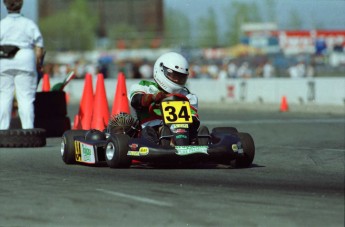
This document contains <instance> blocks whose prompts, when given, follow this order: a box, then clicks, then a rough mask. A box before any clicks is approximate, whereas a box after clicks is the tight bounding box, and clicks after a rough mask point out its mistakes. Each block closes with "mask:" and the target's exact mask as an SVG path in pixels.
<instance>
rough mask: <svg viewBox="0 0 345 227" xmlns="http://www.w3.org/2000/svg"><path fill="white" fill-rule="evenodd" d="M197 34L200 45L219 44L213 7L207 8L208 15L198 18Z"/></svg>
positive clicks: (214, 45) (211, 45)
mask: <svg viewBox="0 0 345 227" xmlns="http://www.w3.org/2000/svg"><path fill="white" fill-rule="evenodd" d="M197 35H198V36H197V40H198V44H199V46H200V47H216V46H218V45H219V43H218V26H217V18H216V14H215V12H214V9H213V8H209V9H208V15H206V16H205V17H201V18H200V19H199V23H198V34H197Z"/></svg>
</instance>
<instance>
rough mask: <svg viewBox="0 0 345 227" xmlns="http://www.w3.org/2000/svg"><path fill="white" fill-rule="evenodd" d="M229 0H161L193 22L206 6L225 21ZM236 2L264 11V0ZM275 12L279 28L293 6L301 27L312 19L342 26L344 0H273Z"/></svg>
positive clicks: (284, 25) (344, 25) (308, 26)
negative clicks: (254, 6) (248, 4)
mask: <svg viewBox="0 0 345 227" xmlns="http://www.w3.org/2000/svg"><path fill="white" fill-rule="evenodd" d="M232 2H234V1H233V0H213V1H211V0H164V5H165V7H166V8H171V9H175V10H179V11H181V12H183V13H185V14H186V15H189V18H190V19H191V20H192V21H193V22H194V21H197V20H198V18H200V17H202V16H203V15H205V14H207V11H208V8H210V7H211V8H213V9H214V10H215V12H216V14H217V16H218V24H219V25H221V26H226V25H225V14H226V9H227V8H228V7H230V5H231V3H232ZM237 2H244V3H253V2H255V3H256V4H257V5H258V6H259V7H260V8H261V9H262V11H263V12H265V10H264V7H265V5H264V4H265V3H266V1H265V0H237ZM275 3H276V14H277V15H278V25H279V27H280V29H286V28H287V26H288V22H289V18H290V16H289V14H290V13H291V11H292V10H296V11H297V12H298V14H299V15H300V17H301V18H302V19H303V22H304V23H303V24H304V26H303V28H304V29H312V28H313V24H312V19H314V20H316V22H318V23H321V24H322V25H323V26H324V28H325V29H342V30H345V0H275Z"/></svg>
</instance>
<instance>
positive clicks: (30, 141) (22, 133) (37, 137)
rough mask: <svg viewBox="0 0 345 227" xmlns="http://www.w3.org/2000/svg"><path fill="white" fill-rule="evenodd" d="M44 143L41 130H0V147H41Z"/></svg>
mask: <svg viewBox="0 0 345 227" xmlns="http://www.w3.org/2000/svg"><path fill="white" fill-rule="evenodd" d="M46 143H47V142H46V130H45V129H42V128H34V129H9V130H0V147H43V146H45V145H46Z"/></svg>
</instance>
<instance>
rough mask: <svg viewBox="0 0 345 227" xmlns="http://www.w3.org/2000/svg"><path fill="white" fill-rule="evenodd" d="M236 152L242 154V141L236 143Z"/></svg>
mask: <svg viewBox="0 0 345 227" xmlns="http://www.w3.org/2000/svg"><path fill="white" fill-rule="evenodd" d="M237 152H238V153H239V154H243V147H242V143H241V142H238V143H237Z"/></svg>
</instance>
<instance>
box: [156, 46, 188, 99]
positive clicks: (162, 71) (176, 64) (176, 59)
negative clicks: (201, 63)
mask: <svg viewBox="0 0 345 227" xmlns="http://www.w3.org/2000/svg"><path fill="white" fill-rule="evenodd" d="M188 68H189V65H188V62H187V60H186V59H185V58H184V57H183V56H182V55H181V54H178V53H175V52H169V53H166V54H163V55H162V56H160V57H159V58H158V59H157V61H156V62H155V65H154V67H153V78H154V80H155V81H156V83H157V84H158V85H159V86H160V87H161V88H162V89H163V90H164V91H166V92H168V93H176V92H178V91H179V90H181V89H182V88H183V87H184V86H185V84H186V82H187V79H188V74H189V69H188Z"/></svg>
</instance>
